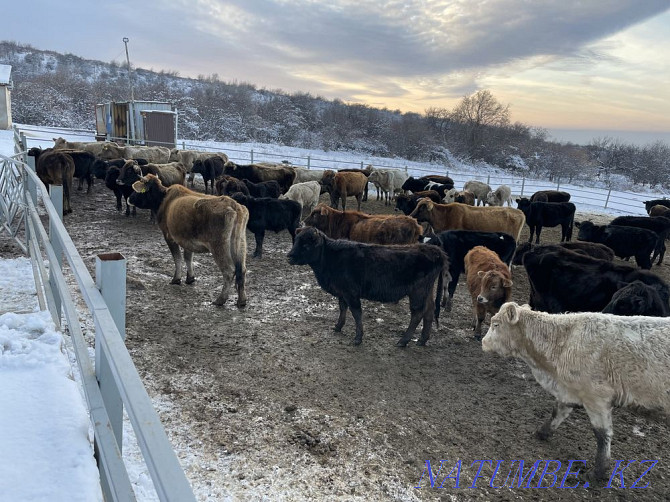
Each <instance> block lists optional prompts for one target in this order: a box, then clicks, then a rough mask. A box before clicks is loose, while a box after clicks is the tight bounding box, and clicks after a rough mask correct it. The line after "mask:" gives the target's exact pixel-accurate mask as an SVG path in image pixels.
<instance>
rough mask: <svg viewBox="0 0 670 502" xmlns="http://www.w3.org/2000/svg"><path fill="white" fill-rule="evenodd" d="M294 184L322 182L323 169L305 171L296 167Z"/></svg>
mask: <svg viewBox="0 0 670 502" xmlns="http://www.w3.org/2000/svg"><path fill="white" fill-rule="evenodd" d="M293 169H295V181H294V183H304V182H305V181H319V182H320V181H321V178H322V177H323V171H322V170H321V169H305V168H304V167H294V168H293Z"/></svg>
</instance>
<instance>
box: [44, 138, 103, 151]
mask: <svg viewBox="0 0 670 502" xmlns="http://www.w3.org/2000/svg"><path fill="white" fill-rule="evenodd" d="M53 140H54V149H58V150H83V151H85V152H91V153H92V154H93V155H100V153H101V152H102V149H103V147H104V146H105V145H116V143H110V142H105V141H84V142H81V141H67V140H65V139H63V138H53Z"/></svg>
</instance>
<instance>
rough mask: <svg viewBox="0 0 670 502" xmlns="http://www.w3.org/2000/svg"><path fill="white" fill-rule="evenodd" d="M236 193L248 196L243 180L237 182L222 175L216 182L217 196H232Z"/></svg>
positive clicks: (230, 177)
mask: <svg viewBox="0 0 670 502" xmlns="http://www.w3.org/2000/svg"><path fill="white" fill-rule="evenodd" d="M236 192H240V193H243V194H244V195H250V194H249V189H248V188H247V185H245V184H244V181H243V180H238V179H237V178H234V177H232V176H227V175H225V174H222V175H221V176H220V177H219V178H218V179H217V180H216V193H217V195H233V194H234V193H236Z"/></svg>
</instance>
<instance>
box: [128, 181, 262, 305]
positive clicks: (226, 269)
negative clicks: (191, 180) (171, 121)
mask: <svg viewBox="0 0 670 502" xmlns="http://www.w3.org/2000/svg"><path fill="white" fill-rule="evenodd" d="M133 190H134V193H133V194H131V196H130V198H129V199H128V201H129V202H130V204H132V205H134V206H137V207H139V208H140V209H151V211H152V213H153V212H155V213H156V222H157V223H158V226H159V227H160V229H161V230H162V232H163V237H164V238H165V242H166V243H167V245H168V248H170V253H172V258H173V260H174V264H175V271H174V276H173V277H172V281H171V284H181V275H182V270H181V269H182V253H181V250H182V249H183V250H184V258H183V261H185V262H186V284H191V283H192V282H193V281H195V274H194V273H193V253H207V252H209V253H212V257H213V258H214V261H215V262H216V264H217V265H218V267H219V269H220V270H221V274H222V275H223V281H224V282H223V287H222V289H221V293H220V294H219V296H218V298H217V299H216V300H214V302H213V303H214V305H223V304H224V303H225V302H226V300H227V299H228V290H229V288H230V281H231V279H232V278H233V277H235V288H236V289H237V306H238V307H244V306H245V305H246V303H247V296H246V292H245V289H244V282H245V277H246V272H247V266H246V259H247V237H246V227H247V221H248V220H249V211H248V210H247V208H246V207H244V206H242V205H241V204H238V203H237V202H235V201H234V200H233V199H231V198H230V197H225V196H224V197H216V196H213V195H204V194H201V193H199V192H194V191H192V190H189V189H188V188H186V187H184V186H182V185H172V186H171V187H168V188H166V187H164V186H163V185H162V184H161V181H160V179H158V177H157V176H154V175H153V174H148V175H147V176H145V177H144V178H142V179H140V180H139V181H137V182H135V183H134V184H133Z"/></svg>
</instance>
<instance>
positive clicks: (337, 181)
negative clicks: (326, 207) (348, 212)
mask: <svg viewBox="0 0 670 502" xmlns="http://www.w3.org/2000/svg"><path fill="white" fill-rule="evenodd" d="M321 184H322V185H323V186H324V187H326V190H327V191H328V192H329V193H330V205H331V206H332V207H333V208H334V209H337V206H338V205H339V200H340V199H342V209H343V210H345V209H347V197H356V202H358V210H359V211H360V210H361V200H362V199H363V193H364V192H365V187H366V186H367V184H368V178H367V176H365V174H363V173H351V172H335V171H331V170H330V169H329V170H327V171H324V172H323V177H322V178H321Z"/></svg>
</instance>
